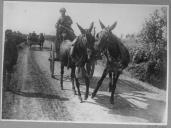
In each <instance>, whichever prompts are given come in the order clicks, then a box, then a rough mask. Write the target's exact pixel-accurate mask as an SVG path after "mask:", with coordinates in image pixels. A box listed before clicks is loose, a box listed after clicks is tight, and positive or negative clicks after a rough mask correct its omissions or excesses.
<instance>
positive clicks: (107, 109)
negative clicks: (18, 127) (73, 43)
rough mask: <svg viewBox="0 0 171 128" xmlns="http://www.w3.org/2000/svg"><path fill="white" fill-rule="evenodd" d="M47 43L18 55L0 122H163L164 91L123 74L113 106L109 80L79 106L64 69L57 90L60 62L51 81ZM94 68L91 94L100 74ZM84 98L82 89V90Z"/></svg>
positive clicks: (98, 70) (5, 94) (4, 100)
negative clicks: (5, 120) (41, 48)
mask: <svg viewBox="0 0 171 128" xmlns="http://www.w3.org/2000/svg"><path fill="white" fill-rule="evenodd" d="M48 47H49V42H48V41H46V43H45V48H44V49H43V50H42V51H40V50H39V48H38V47H36V46H35V47H32V48H31V49H29V48H28V47H24V48H23V49H21V50H20V54H19V58H18V63H17V67H16V71H15V73H14V74H13V78H12V80H11V87H13V88H14V89H13V90H14V91H8V92H3V104H2V118H3V119H14V120H43V121H75V122H92V123H95V122H105V123H107V122H110V123H146V122H150V123H165V121H166V118H165V116H164V113H165V107H166V92H165V91H163V90H159V89H157V88H154V87H150V86H148V85H147V84H145V83H142V82H139V81H137V80H134V79H131V78H129V77H126V76H125V75H122V76H121V77H120V80H119V81H118V83H117V89H116V95H115V104H114V105H111V104H110V103H109V96H110V93H109V92H107V87H108V86H107V85H108V80H107V79H106V80H105V81H104V82H103V85H102V88H101V89H100V90H101V91H99V92H98V94H97V96H96V97H95V98H94V99H91V97H89V98H88V100H87V101H85V102H83V103H80V101H79V99H78V97H77V96H75V95H74V94H73V92H72V86H71V82H70V80H69V79H68V78H69V76H70V70H67V69H65V80H64V90H61V89H60V82H59V78H60V76H59V75H60V63H59V62H56V63H55V74H56V76H55V77H56V79H52V78H51V77H50V69H49V61H48V57H49V48H48ZM102 70H103V67H102V66H100V65H97V66H96V69H95V75H94V78H93V79H92V80H91V88H90V94H91V93H92V91H93V88H94V87H95V86H96V83H97V81H98V79H99V77H100V75H101V73H102ZM81 91H82V94H83V95H84V92H85V86H84V85H81Z"/></svg>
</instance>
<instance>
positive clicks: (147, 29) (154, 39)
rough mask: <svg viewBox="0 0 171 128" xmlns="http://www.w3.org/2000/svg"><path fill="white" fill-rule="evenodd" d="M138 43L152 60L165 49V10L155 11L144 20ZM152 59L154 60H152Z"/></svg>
mask: <svg viewBox="0 0 171 128" xmlns="http://www.w3.org/2000/svg"><path fill="white" fill-rule="evenodd" d="M139 41H140V42H141V43H143V45H144V47H145V48H146V49H148V51H150V53H151V55H152V58H153V57H154V56H156V54H157V53H158V52H159V51H161V50H166V48H167V8H164V7H163V8H161V9H160V10H155V11H154V13H152V14H151V15H150V17H149V19H146V21H145V24H144V25H143V28H142V30H141V32H140V34H139ZM153 59H154V58H153Z"/></svg>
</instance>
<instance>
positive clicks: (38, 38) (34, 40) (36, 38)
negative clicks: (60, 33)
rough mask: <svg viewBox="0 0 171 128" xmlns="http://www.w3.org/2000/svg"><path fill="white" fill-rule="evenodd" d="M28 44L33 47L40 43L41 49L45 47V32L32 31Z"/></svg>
mask: <svg viewBox="0 0 171 128" xmlns="http://www.w3.org/2000/svg"><path fill="white" fill-rule="evenodd" d="M27 40H28V44H29V46H30V48H31V46H32V45H39V46H40V49H42V48H43V43H44V40H45V39H44V36H43V33H40V35H36V33H34V32H33V33H30V34H29V36H28V39H27Z"/></svg>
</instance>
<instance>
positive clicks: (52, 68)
mask: <svg viewBox="0 0 171 128" xmlns="http://www.w3.org/2000/svg"><path fill="white" fill-rule="evenodd" d="M49 59H50V72H51V77H52V78H54V69H55V51H54V46H53V44H52V45H51V51H50V58H49Z"/></svg>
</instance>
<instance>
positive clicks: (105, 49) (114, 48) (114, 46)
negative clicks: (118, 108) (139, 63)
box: [92, 21, 130, 104]
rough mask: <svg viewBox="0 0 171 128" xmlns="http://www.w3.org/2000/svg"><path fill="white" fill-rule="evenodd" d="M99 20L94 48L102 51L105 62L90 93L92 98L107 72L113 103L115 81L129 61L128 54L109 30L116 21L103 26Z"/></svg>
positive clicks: (112, 101)
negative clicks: (98, 30) (100, 74)
mask: <svg viewBox="0 0 171 128" xmlns="http://www.w3.org/2000/svg"><path fill="white" fill-rule="evenodd" d="M99 22H100V25H101V28H102V31H101V32H99V33H98V34H97V35H96V40H97V41H96V42H95V49H96V50H98V51H99V53H103V54H104V55H105V57H106V59H107V63H106V67H105V69H104V71H103V74H102V76H101V78H100V80H99V81H98V83H97V86H96V88H95V90H94V91H93V93H92V98H93V97H95V95H96V93H97V91H98V89H99V87H100V86H101V84H102V82H103V80H104V78H105V77H106V76H107V74H109V78H110V82H109V90H110V91H111V97H110V102H111V104H113V103H114V92H115V89H116V82H117V80H118V78H119V76H120V74H121V73H122V70H123V69H125V68H126V67H127V66H128V63H129V62H130V55H129V51H128V50H127V48H126V47H125V46H124V45H123V44H122V42H121V40H120V39H119V38H117V37H116V36H115V35H114V34H112V32H111V31H112V30H113V29H114V28H115V27H116V24H117V23H116V22H115V23H114V24H113V25H111V26H109V27H105V26H104V25H103V23H102V22H101V21H99Z"/></svg>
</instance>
